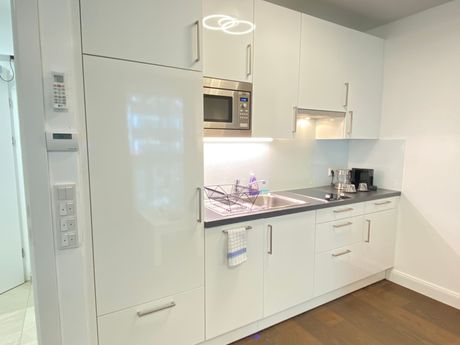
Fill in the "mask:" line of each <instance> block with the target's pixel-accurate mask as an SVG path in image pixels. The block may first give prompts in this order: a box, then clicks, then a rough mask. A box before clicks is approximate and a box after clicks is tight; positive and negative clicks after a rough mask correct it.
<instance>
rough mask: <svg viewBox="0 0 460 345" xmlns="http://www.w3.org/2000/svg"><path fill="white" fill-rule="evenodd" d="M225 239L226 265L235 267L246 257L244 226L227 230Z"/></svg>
mask: <svg viewBox="0 0 460 345" xmlns="http://www.w3.org/2000/svg"><path fill="white" fill-rule="evenodd" d="M227 239H228V248H227V258H228V266H229V267H235V266H238V265H240V264H242V263H243V262H245V261H246V260H247V259H248V256H247V239H248V238H247V231H246V228H244V227H243V228H237V229H231V230H227Z"/></svg>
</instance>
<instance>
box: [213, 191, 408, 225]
mask: <svg viewBox="0 0 460 345" xmlns="http://www.w3.org/2000/svg"><path fill="white" fill-rule="evenodd" d="M326 193H337V190H336V189H334V188H332V187H330V186H323V187H316V188H304V189H293V190H287V191H281V192H275V194H278V195H285V196H288V197H290V198H295V199H300V200H303V198H302V196H306V197H314V198H322V197H324V195H325V194H326ZM345 195H347V196H349V197H350V198H349V199H342V200H334V201H328V202H322V201H320V200H312V199H308V202H309V203H308V204H303V205H300V206H292V207H286V208H279V209H272V210H264V211H254V212H249V213H244V214H237V215H229V216H222V215H220V214H218V213H216V212H213V211H212V210H210V209H208V208H205V217H204V218H205V221H204V227H205V228H212V227H216V226H221V225H228V224H235V223H240V222H247V221H251V220H256V219H263V218H271V217H278V216H282V215H286V214H293V213H299V212H306V211H313V210H318V209H321V208H327V207H333V206H338V205H348V204H354V203H358V202H365V201H370V200H377V199H383V198H390V197H394V196H400V195H401V192H399V191H395V190H390V189H378V190H376V191H370V192H357V193H345Z"/></svg>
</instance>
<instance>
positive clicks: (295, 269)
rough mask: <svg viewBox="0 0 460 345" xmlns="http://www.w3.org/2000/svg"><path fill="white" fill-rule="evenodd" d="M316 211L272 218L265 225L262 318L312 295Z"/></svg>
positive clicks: (301, 301) (303, 300) (305, 299)
mask: <svg viewBox="0 0 460 345" xmlns="http://www.w3.org/2000/svg"><path fill="white" fill-rule="evenodd" d="M315 218H316V213H315V212H305V213H297V214H294V215H289V216H283V217H277V218H272V219H271V221H270V222H269V223H268V224H267V225H266V230H265V231H266V236H265V243H266V245H265V254H264V256H265V260H264V317H266V316H270V315H273V314H276V313H278V312H280V311H283V310H285V309H288V308H290V307H293V306H295V305H297V304H300V303H303V302H305V301H307V300H309V299H310V298H312V297H313V276H314V263H315Z"/></svg>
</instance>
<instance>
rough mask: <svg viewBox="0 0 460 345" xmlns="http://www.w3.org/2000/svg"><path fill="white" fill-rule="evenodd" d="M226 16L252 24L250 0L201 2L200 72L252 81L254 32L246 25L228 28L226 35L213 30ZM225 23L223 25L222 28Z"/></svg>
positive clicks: (213, 76)
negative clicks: (201, 48) (201, 55)
mask: <svg viewBox="0 0 460 345" xmlns="http://www.w3.org/2000/svg"><path fill="white" fill-rule="evenodd" d="M217 15H222V16H228V17H232V18H235V19H237V20H243V21H248V22H250V23H251V24H252V23H253V22H254V1H253V0H204V1H203V18H204V19H203V73H204V75H205V76H206V77H212V78H219V79H228V80H237V81H243V82H252V74H253V66H252V57H253V39H254V31H250V32H247V33H245V34H234V32H237V33H238V32H243V31H249V30H250V29H251V27H250V25H249V24H245V23H241V24H240V25H238V26H235V27H232V28H229V30H230V33H227V32H225V31H223V30H215V28H219V27H222V25H219V23H218V21H219V20H222V19H223V18H224V17H222V16H217ZM225 23H226V22H224V23H223V25H225Z"/></svg>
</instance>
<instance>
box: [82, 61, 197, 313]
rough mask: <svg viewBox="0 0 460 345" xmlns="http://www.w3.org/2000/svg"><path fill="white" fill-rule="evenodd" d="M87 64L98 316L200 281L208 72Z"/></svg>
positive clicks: (129, 64)
mask: <svg viewBox="0 0 460 345" xmlns="http://www.w3.org/2000/svg"><path fill="white" fill-rule="evenodd" d="M84 68H85V96H86V115H87V128H88V151H89V170H90V180H91V208H92V223H93V241H94V265H95V280H96V299H97V311H98V314H99V315H102V314H107V313H110V312H113V311H117V310H120V309H123V308H127V307H131V306H134V305H139V304H142V303H147V302H149V301H153V300H158V299H161V298H164V297H166V296H170V295H173V294H177V293H180V292H184V291H187V290H191V289H193V288H197V287H200V286H203V285H204V272H203V271H204V261H203V257H204V234H203V225H202V223H199V222H198V221H197V219H198V211H199V206H198V205H199V194H198V193H197V187H199V186H201V185H202V183H203V180H202V179H203V171H202V167H203V163H202V128H201V124H202V121H201V117H202V106H203V101H202V95H201V84H202V79H201V74H200V73H198V72H193V71H185V70H180V69H173V68H166V67H160V66H152V65H147V64H138V63H133V62H126V61H120V60H114V59H105V58H99V57H91V56H85V58H84Z"/></svg>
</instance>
